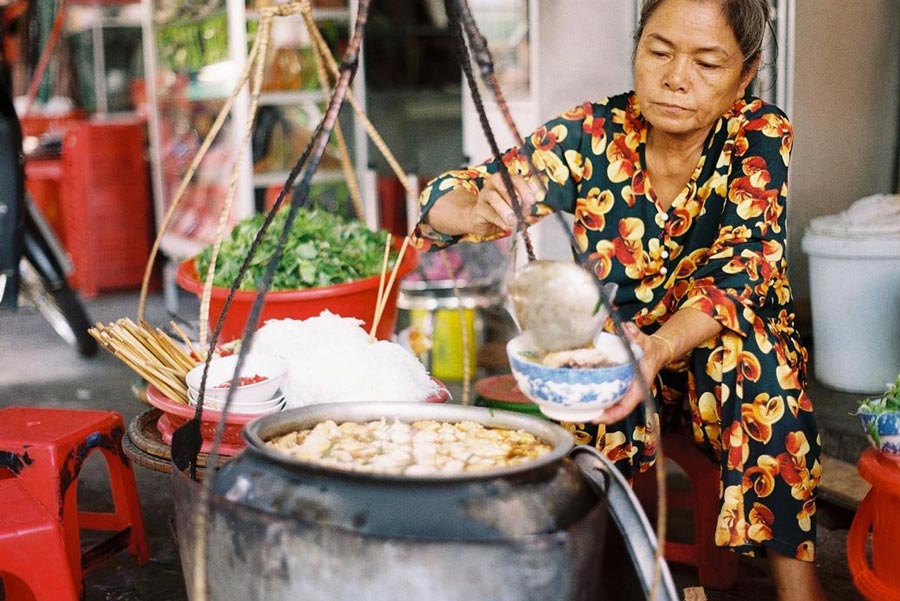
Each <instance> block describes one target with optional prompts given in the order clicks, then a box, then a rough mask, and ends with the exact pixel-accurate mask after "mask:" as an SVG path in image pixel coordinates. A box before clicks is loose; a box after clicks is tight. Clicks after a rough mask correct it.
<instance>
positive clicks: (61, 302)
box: [21, 261, 98, 357]
mask: <svg viewBox="0 0 900 601" xmlns="http://www.w3.org/2000/svg"><path fill="white" fill-rule="evenodd" d="M21 273H22V294H24V295H25V297H26V298H28V299H29V300H30V301H31V303H32V304H33V305H34V306H35V308H37V310H38V311H40V313H41V315H43V316H44V318H45V319H46V320H47V321H48V322H50V325H51V326H52V327H53V329H54V330H55V331H56V333H57V334H59V335H60V336H61V337H62V338H63V339H64V340H65V341H66V342H68V343H69V344H70V345H72V346H73V347H75V349H76V350H77V351H78V353H79V354H80V355H82V356H84V357H92V356H94V355H95V354H97V349H98V345H97V341H96V340H94V338H93V337H92V336H91V335H90V334H88V329H89V328H90V327H91V325H92V324H91V322H90V320H89V319H88V316H87V313H85V310H84V307H83V306H82V305H81V301H80V300H79V299H78V297H77V296H76V295H75V292H74V291H73V290H72V289H71V288H70V287H69V285H68V284H65V283H64V284H63V285H62V286H60V287H59V288H58V289H56V290H54V289H52V288H51V287H50V286H49V285H48V283H47V282H46V281H45V280H44V279H43V278H41V277H40V276H39V275H38V274H37V272H35V270H34V269H32V267H31V265H29V264H28V262H27V261H22V263H21Z"/></svg>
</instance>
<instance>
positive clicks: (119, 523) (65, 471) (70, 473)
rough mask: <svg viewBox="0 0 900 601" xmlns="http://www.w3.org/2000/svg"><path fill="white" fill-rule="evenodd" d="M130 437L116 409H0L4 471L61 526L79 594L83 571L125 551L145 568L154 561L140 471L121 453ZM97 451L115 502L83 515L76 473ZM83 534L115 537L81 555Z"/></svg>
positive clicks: (0, 456) (1, 451)
mask: <svg viewBox="0 0 900 601" xmlns="http://www.w3.org/2000/svg"><path fill="white" fill-rule="evenodd" d="M124 432H125V425H124V423H123V421H122V416H121V415H119V414H118V413H114V412H111V411H85V410H71V409H41V408H33V407H8V408H5V409H0V458H2V459H3V461H2V464H0V465H2V467H5V468H7V470H9V471H11V472H12V473H14V474H15V475H16V477H15V481H17V482H19V484H20V485H21V486H22V487H23V488H24V489H26V490H27V491H28V492H29V493H30V494H31V495H32V496H33V497H34V498H35V499H37V501H38V502H39V503H40V504H41V505H43V507H44V509H45V510H46V511H47V512H48V514H49V515H51V516H53V517H54V518H56V519H57V520H58V522H59V524H60V526H61V528H62V532H63V541H64V544H65V549H66V555H67V556H68V563H69V569H70V573H71V576H72V581H73V584H74V586H75V588H76V590H78V591H80V590H81V588H82V575H83V573H84V572H87V571H89V570H90V569H91V568H93V567H95V566H96V565H98V564H99V563H100V562H102V561H103V560H105V559H106V558H107V557H109V556H110V555H112V554H113V553H114V552H116V551H118V550H119V549H122V548H124V547H126V546H127V547H128V550H129V552H131V554H132V555H134V556H136V557H137V560H138V562H139V563H140V564H141V565H144V564H145V563H147V561H148V560H149V558H150V551H149V549H148V547H147V538H146V535H145V533H144V524H143V521H142V520H141V507H140V502H139V500H138V494H137V486H136V485H135V481H134V472H133V471H132V470H131V464H130V462H129V460H128V458H127V457H126V456H125V454H124V452H123V450H122V436H123V434H124ZM94 451H100V452H101V453H102V454H103V456H104V458H105V459H106V466H107V468H108V470H109V481H110V488H111V489H112V497H113V503H114V504H115V510H114V511H113V512H112V513H97V512H85V511H78V502H77V496H76V488H77V482H78V475H79V473H80V471H81V466H82V465H83V463H84V461H85V459H86V458H87V457H88V456H89V455H90V454H91V453H92V452H94ZM81 528H84V529H88V530H109V531H115V534H114V535H112V536H111V537H110V538H108V539H107V540H105V541H102V542H100V543H98V544H97V545H94V546H93V547H92V548H90V549H88V550H87V551H85V552H84V553H83V554H82V552H81V540H80V538H81V537H80V533H79V530H80V529H81Z"/></svg>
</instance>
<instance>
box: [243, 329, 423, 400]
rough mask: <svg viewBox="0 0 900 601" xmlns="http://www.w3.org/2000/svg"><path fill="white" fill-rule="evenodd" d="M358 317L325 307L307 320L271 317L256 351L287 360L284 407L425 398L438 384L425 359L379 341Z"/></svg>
mask: <svg viewBox="0 0 900 601" xmlns="http://www.w3.org/2000/svg"><path fill="white" fill-rule="evenodd" d="M362 324H363V322H362V321H360V320H358V319H352V318H347V317H340V316H339V315H335V314H334V313H331V312H330V311H323V312H322V313H321V314H320V315H319V316H318V317H310V318H309V319H305V320H296V319H272V320H269V321H267V322H266V324H265V325H264V326H263V327H262V328H260V329H259V331H258V332H257V333H256V335H255V336H254V338H253V350H254V351H258V352H261V353H268V354H270V355H275V356H277V357H280V358H282V359H284V360H285V361H286V362H287V363H288V372H287V376H286V378H285V382H284V383H283V384H282V391H283V392H284V394H285V397H286V404H285V408H291V407H302V406H304V405H314V404H318V403H332V402H345V401H407V402H419V401H424V400H425V399H427V398H428V397H430V396H431V395H433V394H434V393H436V392H437V391H438V389H439V387H438V385H437V384H436V383H435V382H434V381H433V380H432V379H431V378H430V377H429V375H428V372H427V371H425V367H424V366H423V365H422V363H421V362H420V361H419V360H418V359H416V357H415V356H414V355H413V354H412V353H410V352H409V351H408V350H406V349H405V348H403V347H402V346H400V345H399V344H396V343H394V342H388V341H385V340H376V341H374V342H371V343H370V342H369V335H368V334H367V333H366V331H365V330H364V329H363V328H362Z"/></svg>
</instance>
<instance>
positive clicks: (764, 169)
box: [681, 105, 793, 335]
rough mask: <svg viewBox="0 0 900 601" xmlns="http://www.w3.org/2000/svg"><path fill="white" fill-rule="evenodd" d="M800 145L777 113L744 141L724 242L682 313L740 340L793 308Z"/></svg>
mask: <svg viewBox="0 0 900 601" xmlns="http://www.w3.org/2000/svg"><path fill="white" fill-rule="evenodd" d="M792 143H793V131H792V129H791V124H790V122H789V121H788V119H787V117H786V116H785V115H784V113H782V112H781V111H779V110H778V109H777V108H776V107H774V106H772V105H766V106H765V107H764V109H763V110H761V111H759V112H758V113H757V114H755V115H753V116H752V117H751V118H750V119H749V120H748V121H747V123H746V124H745V125H744V128H743V130H742V131H741V132H740V133H738V135H737V137H736V138H735V142H734V148H733V154H732V163H731V172H730V175H729V177H728V180H727V184H726V185H727V198H726V199H725V208H724V210H723V214H722V219H721V223H720V227H719V232H718V235H717V238H716V240H715V242H714V243H713V244H712V246H711V247H710V248H709V249H708V250H707V251H706V252H705V253H704V256H703V257H701V258H699V259H698V262H699V263H700V265H699V267H698V269H697V270H696V271H695V272H694V274H693V277H692V278H691V279H690V281H689V283H688V288H687V291H686V293H685V295H684V296H683V297H682V299H683V300H682V302H681V307H692V308H694V309H698V310H700V311H703V312H704V313H706V314H707V315H709V316H711V317H713V318H714V319H716V321H718V322H719V323H721V324H722V326H723V327H725V328H727V329H729V330H733V331H735V332H737V333H739V334H743V335H746V334H748V333H749V332H751V330H752V324H753V323H754V321H756V312H757V311H758V310H759V308H761V307H763V306H765V305H766V304H767V303H768V304H775V305H786V304H787V303H788V301H789V300H790V292H789V291H790V288H789V286H788V284H787V261H786V248H785V240H786V232H785V216H786V212H785V200H786V196H787V174H788V164H789V163H790V154H791V145H792Z"/></svg>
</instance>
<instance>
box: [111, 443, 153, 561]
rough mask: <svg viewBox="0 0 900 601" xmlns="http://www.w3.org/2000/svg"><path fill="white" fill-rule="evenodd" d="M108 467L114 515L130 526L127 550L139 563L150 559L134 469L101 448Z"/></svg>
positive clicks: (123, 458)
mask: <svg viewBox="0 0 900 601" xmlns="http://www.w3.org/2000/svg"><path fill="white" fill-rule="evenodd" d="M103 455H104V457H105V458H106V463H107V466H108V467H109V482H110V486H111V488H112V496H113V502H114V503H115V506H116V515H117V516H119V518H120V519H121V520H122V521H124V522H125V523H126V524H127V525H130V526H131V535H130V536H129V540H128V552H129V553H131V554H132V555H134V556H135V557H136V558H137V560H138V563H139V564H140V565H144V564H146V563H147V562H148V561H150V548H149V547H148V546H147V534H146V532H145V531H144V520H143V518H142V517H141V502H140V498H139V497H138V491H137V482H136V481H135V479H134V470H132V469H131V465H130V464H129V463H128V460H127V459H126V458H125V457H123V456H120V455H117V454H115V453H113V452H111V451H108V450H106V449H103Z"/></svg>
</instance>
